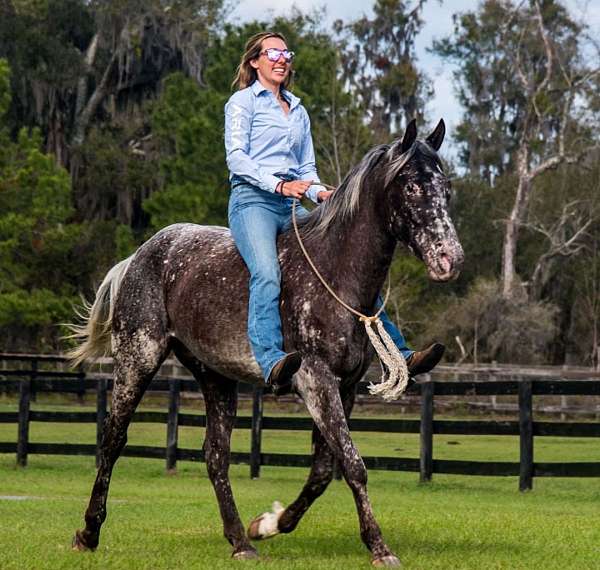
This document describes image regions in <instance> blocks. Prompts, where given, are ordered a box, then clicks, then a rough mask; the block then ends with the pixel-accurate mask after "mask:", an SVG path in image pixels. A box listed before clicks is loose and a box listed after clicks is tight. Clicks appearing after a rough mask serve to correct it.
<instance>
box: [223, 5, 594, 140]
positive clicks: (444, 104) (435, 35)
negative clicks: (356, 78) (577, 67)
mask: <svg viewBox="0 0 600 570" xmlns="http://www.w3.org/2000/svg"><path fill="white" fill-rule="evenodd" d="M234 1H235V0H234ZM373 3H374V0H328V1H327V2H324V1H323V0H295V1H294V2H293V4H292V3H291V2H290V3H287V2H282V1H281V0H239V3H238V4H237V7H236V8H235V9H234V10H233V11H232V12H231V15H230V18H229V20H230V21H231V22H233V23H239V22H246V21H250V20H256V19H260V18H261V17H263V16H267V17H268V16H269V15H286V14H289V12H290V10H291V6H292V5H295V6H296V7H298V8H299V9H300V10H301V11H302V12H309V11H311V10H312V9H315V8H321V7H323V6H325V9H326V22H325V23H324V27H325V28H326V29H330V28H331V25H332V23H333V22H334V21H335V20H336V19H342V20H345V21H350V20H355V19H358V18H360V17H362V16H363V15H368V16H370V15H372V9H371V7H372V6H373ZM478 4H479V0H444V1H443V2H439V1H438V0H429V1H428V2H427V3H426V4H425V7H424V10H423V20H424V21H425V24H424V26H423V29H422V31H421V33H420V34H419V35H418V36H417V39H416V46H415V47H416V54H417V61H418V65H419V68H420V69H421V70H423V71H424V72H425V73H426V74H427V75H428V77H429V78H430V79H431V80H432V82H433V87H434V90H435V95H434V97H433V99H432V100H431V101H430V102H429V103H428V105H427V107H426V116H427V117H428V118H429V120H430V121H431V122H432V123H437V120H438V119H439V118H443V119H444V120H445V121H446V126H447V127H448V131H449V132H450V133H452V132H453V130H454V127H455V126H456V125H457V124H458V122H459V120H460V117H461V108H460V105H459V104H458V101H457V98H456V94H455V92H454V88H453V85H452V68H451V67H449V66H448V65H447V64H444V63H443V62H442V60H441V59H440V58H438V57H437V56H435V55H433V54H431V53H428V52H427V48H428V47H430V46H431V44H432V42H433V40H434V39H440V38H443V37H445V36H448V35H450V34H451V33H452V31H453V29H454V26H453V22H452V15H453V14H455V13H459V12H467V11H473V10H475V9H476V8H477V5H478ZM564 4H565V5H566V6H567V7H568V8H569V10H570V11H571V13H572V14H573V16H575V17H576V19H580V18H581V17H582V16H583V17H584V18H585V21H586V22H587V23H588V24H589V25H590V27H591V29H592V31H595V32H596V33H595V35H596V37H600V0H566V1H564Z"/></svg>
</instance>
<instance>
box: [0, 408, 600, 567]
mask: <svg viewBox="0 0 600 570" xmlns="http://www.w3.org/2000/svg"><path fill="white" fill-rule="evenodd" d="M0 407H1V408H2V409H3V410H8V409H12V410H14V407H9V406H8V405H2V406H0ZM39 408H40V409H41V408H43V409H48V407H47V406H41V405H40V406H39ZM78 409H80V408H78ZM186 411H187V410H186ZM180 431H181V433H180V446H181V447H192V448H194V447H195V448H197V447H199V446H200V444H201V441H202V437H203V430H202V429H200V428H188V427H186V428H181V430H180ZM15 437H16V426H15V425H9V424H0V441H15ZM263 437H264V440H263V449H264V451H267V452H286V453H308V452H309V451H310V435H309V433H308V432H285V431H267V432H265V433H264V436H263ZM31 440H32V441H34V442H42V441H46V442H61V441H64V442H71V443H93V442H94V441H95V430H94V426H93V425H92V424H87V425H86V424H77V425H76V424H48V423H32V424H31ZM355 440H356V441H357V444H358V445H359V447H360V449H361V451H362V453H363V454H365V455H389V456H402V457H417V456H418V436H416V435H410V434H374V433H370V434H369V433H357V434H355ZM164 441H165V426H164V425H156V424H133V425H132V428H131V431H130V443H132V444H138V445H161V446H162V445H164ZM535 445H536V460H538V461H599V460H600V444H599V443H598V441H597V440H594V439H585V438H579V439H575V438H536V441H535ZM233 448H234V449H235V450H237V451H248V449H249V432H248V430H238V431H237V432H235V435H234V442H233ZM434 457H436V458H449V459H477V460H486V459H489V460H500V461H516V460H517V459H518V440H517V438H514V437H494V436H478V437H467V436H435V439H434ZM14 463H15V458H14V455H12V454H11V455H7V454H4V455H0V495H2V496H21V497H29V498H28V499H26V500H20V501H16V500H6V499H0V569H2V570H13V569H15V570H16V569H19V570H21V569H35V570H37V569H46V568H48V569H61V568H64V569H72V568H82V569H96V568H98V569H102V570H104V569H117V568H118V569H121V568H126V569H142V568H143V569H146V568H148V569H171V568H173V569H175V568H185V569H187V568H190V569H204V568H206V569H209V568H210V569H221V568H239V567H240V565H242V566H246V567H247V566H251V567H257V568H286V569H288V568H289V569H297V568H298V569H299V568H315V569H325V568H327V570H330V569H331V568H332V567H343V568H345V569H352V568H369V554H368V552H367V551H366V549H365V547H364V546H363V545H362V543H361V541H360V537H359V533H358V522H357V517H356V512H355V509H354V502H353V500H352V495H351V493H350V492H349V490H348V488H347V486H346V485H345V483H343V482H338V481H334V482H333V483H332V484H331V486H330V488H329V489H328V491H327V493H326V494H325V495H324V496H323V497H322V498H321V499H319V501H317V503H315V505H314V506H313V507H312V508H311V509H310V511H309V512H308V513H307V514H306V515H305V518H304V519H303V521H302V522H301V523H300V525H299V527H298V529H297V530H296V531H295V532H294V533H292V534H291V535H286V536H280V537H276V538H275V539H273V540H271V541H266V542H264V543H258V545H257V546H258V549H259V552H260V554H261V560H260V562H258V563H255V562H246V563H241V562H234V561H232V560H231V559H230V558H229V555H230V547H229V545H228V543H227V542H226V541H225V539H224V538H223V537H222V527H221V520H220V516H219V513H218V508H217V505H216V501H215V498H214V494H213V491H212V487H211V486H210V483H209V481H208V479H207V476H206V471H205V467H204V465H199V464H193V463H189V462H179V463H178V471H177V474H176V475H172V476H167V475H165V473H164V462H162V461H158V460H150V459H133V458H122V459H121V460H120V461H119V463H118V464H117V467H116V468H115V472H114V476H113V483H112V486H111V494H110V498H109V514H108V519H107V521H106V523H105V525H104V527H103V532H102V536H101V543H100V546H99V548H98V550H97V552H95V553H83V554H82V553H76V552H72V551H71V549H70V539H71V536H72V534H73V531H74V530H75V529H76V528H80V527H81V526H82V520H83V511H84V510H85V507H86V504H87V500H88V498H89V492H90V490H91V485H92V482H93V479H94V474H95V470H94V465H93V458H91V457H59V456H41V455H33V456H30V457H29V465H28V467H27V468H25V469H18V468H15V466H14ZM248 471H249V469H248V467H247V466H232V468H231V479H232V484H233V486H234V492H235V494H236V499H237V503H238V508H239V510H240V513H241V516H242V519H243V521H244V523H247V522H248V521H249V520H250V519H251V518H252V517H253V516H255V515H257V514H259V513H261V512H263V511H264V510H266V509H268V508H269V507H270V503H271V501H273V500H275V499H278V500H281V501H282V502H283V503H284V504H285V503H289V502H290V501H292V500H293V499H294V498H295V497H296V496H297V494H298V492H299V491H300V489H301V487H302V485H303V483H304V480H305V477H306V475H307V470H306V469H301V468H274V467H264V468H263V469H262V472H261V478H260V479H259V480H255V481H252V480H250V479H249V476H248ZM369 493H370V497H371V500H372V503H373V507H374V510H375V513H376V516H377V518H378V521H379V523H380V526H381V528H382V531H383V533H384V537H385V538H386V540H387V542H388V544H389V545H390V547H391V548H392V549H393V550H394V551H395V552H396V554H397V555H398V556H399V557H400V558H401V559H402V561H403V564H404V567H405V568H410V569H438V568H439V569H441V568H444V569H449V568H450V569H454V568H457V569H463V568H464V569H477V570H479V569H487V568H494V569H495V568H506V569H516V568H523V569H530V568H536V569H537V568H544V569H546V568H550V569H552V568H556V569H559V568H560V569H565V568H573V569H588V568H589V569H593V568H600V480H598V479H536V480H535V481H534V490H533V491H532V492H530V493H526V494H520V493H519V492H518V491H517V480H516V478H514V477H508V478H501V477H486V478H484V477H469V476H442V475H434V480H433V482H432V483H431V484H427V485H420V484H419V483H418V476H417V474H415V473H392V472H383V471H371V472H370V474H369Z"/></svg>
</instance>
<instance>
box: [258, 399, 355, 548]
mask: <svg viewBox="0 0 600 570" xmlns="http://www.w3.org/2000/svg"><path fill="white" fill-rule="evenodd" d="M354 397H355V387H351V388H350V389H348V390H345V391H344V392H343V393H342V399H343V406H344V413H345V417H346V419H348V418H349V417H350V412H351V411H352V407H353V405H354ZM312 449H313V459H312V465H311V469H310V474H309V476H308V480H307V481H306V483H305V485H304V487H303V488H302V491H301V492H300V495H299V496H298V498H297V499H296V500H295V501H294V502H293V503H291V504H290V505H288V506H287V507H286V508H285V509H284V510H283V511H279V513H264V514H263V515H261V516H259V517H257V518H255V519H254V520H253V521H252V522H251V523H250V526H249V527H248V536H249V537H250V538H252V539H253V540H262V539H265V538H271V537H272V536H275V535H277V534H279V533H290V532H292V531H293V530H294V529H295V528H296V527H297V526H298V523H299V522H300V520H301V519H302V517H303V516H304V514H305V513H306V511H308V509H309V508H310V507H311V505H312V504H313V503H314V502H315V501H316V500H317V499H318V498H319V497H320V496H321V495H322V494H323V493H324V492H325V490H326V489H327V487H328V486H329V483H330V482H331V480H332V478H333V464H334V456H333V452H332V451H331V448H330V447H329V445H328V444H327V441H326V440H325V438H324V437H323V434H322V433H321V432H320V430H319V429H318V428H317V427H316V426H315V427H313V431H312ZM273 514H276V515H277V516H276V519H274V517H273ZM275 523H276V524H275Z"/></svg>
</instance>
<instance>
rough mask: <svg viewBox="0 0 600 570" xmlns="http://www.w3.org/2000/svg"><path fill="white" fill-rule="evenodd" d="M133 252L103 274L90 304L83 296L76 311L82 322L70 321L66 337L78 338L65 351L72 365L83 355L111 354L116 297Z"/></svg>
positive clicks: (79, 361) (79, 360)
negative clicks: (71, 346) (68, 333)
mask: <svg viewBox="0 0 600 570" xmlns="http://www.w3.org/2000/svg"><path fill="white" fill-rule="evenodd" d="M134 255H135V254H133V255H130V256H129V257H128V258H127V259H124V260H123V261H120V262H119V263H117V265H115V266H114V267H113V268H112V269H111V270H110V271H109V272H108V273H107V274H106V277H105V278H104V281H102V283H101V285H100V287H99V288H98V291H96V299H95V300H94V303H93V304H90V303H88V302H87V301H86V300H85V299H84V300H83V307H82V308H81V309H80V310H78V311H77V316H78V317H79V318H80V319H81V321H82V323H81V324H70V325H69V329H70V330H71V332H72V334H71V335H69V336H68V337H67V338H73V339H75V340H77V341H78V343H79V344H78V346H76V347H75V348H72V349H71V350H69V351H68V352H67V353H66V356H67V358H68V359H69V360H70V363H71V365H72V366H73V367H75V366H77V365H78V364H81V363H82V362H83V361H84V360H86V359H91V360H95V359H96V358H98V357H100V356H106V355H107V354H110V337H111V329H112V319H113V310H114V304H115V299H116V298H117V292H118V291H119V287H120V286H121V282H122V280H123V277H124V275H125V273H126V272H127V269H129V265H130V263H131V261H132V260H133V256H134Z"/></svg>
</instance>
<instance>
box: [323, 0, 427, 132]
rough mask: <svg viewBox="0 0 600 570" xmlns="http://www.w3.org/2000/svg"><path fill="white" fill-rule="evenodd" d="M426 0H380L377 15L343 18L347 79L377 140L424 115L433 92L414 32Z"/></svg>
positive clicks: (341, 28)
mask: <svg viewBox="0 0 600 570" xmlns="http://www.w3.org/2000/svg"><path fill="white" fill-rule="evenodd" d="M425 1H426V0H419V1H417V2H415V4H414V5H413V4H412V3H406V2H403V1H402V0H376V1H375V4H374V6H373V12H374V17H373V18H372V19H369V18H368V17H366V16H365V17H363V18H361V19H359V20H356V21H355V22H351V23H350V24H344V23H343V22H342V21H340V20H338V21H337V22H336V24H335V29H336V31H337V33H338V34H339V35H340V38H341V39H340V42H341V47H342V49H341V54H342V66H343V71H344V74H343V79H344V80H345V81H346V82H347V83H348V85H349V86H350V88H351V92H352V93H353V95H354V96H355V97H356V98H357V100H358V102H359V103H360V105H361V106H362V109H363V111H364V112H365V113H366V114H367V116H368V117H369V124H370V127H371V128H372V130H373V131H374V132H375V140H376V141H378V142H386V141H387V140H389V137H390V135H391V134H394V133H399V132H400V130H401V127H402V125H403V124H407V123H408V122H409V121H410V120H411V119H413V118H416V119H419V120H420V121H422V120H423V108H424V100H425V98H426V97H427V96H429V95H431V89H430V87H429V85H428V82H427V80H426V77H425V75H424V74H423V73H422V72H420V71H419V70H418V69H417V67H416V64H415V61H416V56H415V37H416V36H417V34H418V33H419V31H420V30H421V27H422V26H423V21H422V20H421V17H420V14H421V11H422V9H423V5H424V4H425Z"/></svg>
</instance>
